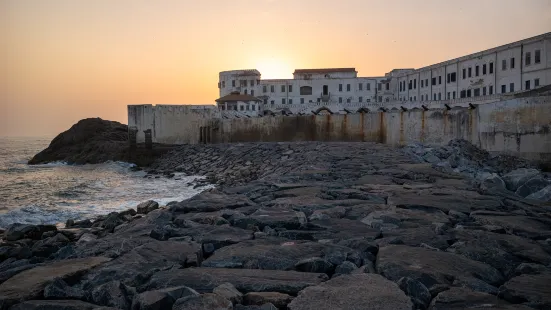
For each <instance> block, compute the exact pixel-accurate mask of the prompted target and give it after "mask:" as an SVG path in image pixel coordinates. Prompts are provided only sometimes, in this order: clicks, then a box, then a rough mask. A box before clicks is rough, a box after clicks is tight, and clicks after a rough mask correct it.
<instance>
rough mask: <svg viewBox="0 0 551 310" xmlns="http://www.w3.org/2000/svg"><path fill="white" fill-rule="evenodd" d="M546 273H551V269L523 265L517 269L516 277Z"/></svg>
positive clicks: (530, 264) (534, 265)
mask: <svg viewBox="0 0 551 310" xmlns="http://www.w3.org/2000/svg"><path fill="white" fill-rule="evenodd" d="M544 272H551V268H549V267H546V266H543V265H540V264H532V263H522V264H520V265H518V266H517V268H515V275H517V276H520V275H521V274H540V273H544Z"/></svg>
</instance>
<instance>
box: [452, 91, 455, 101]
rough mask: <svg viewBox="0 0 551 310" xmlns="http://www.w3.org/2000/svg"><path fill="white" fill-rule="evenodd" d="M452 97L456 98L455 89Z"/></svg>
mask: <svg viewBox="0 0 551 310" xmlns="http://www.w3.org/2000/svg"><path fill="white" fill-rule="evenodd" d="M452 98H453V99H455V90H454V91H453V93H452Z"/></svg>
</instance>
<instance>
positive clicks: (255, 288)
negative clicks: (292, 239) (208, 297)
mask: <svg viewBox="0 0 551 310" xmlns="http://www.w3.org/2000/svg"><path fill="white" fill-rule="evenodd" d="M325 280H327V275H325V274H322V273H305V272H297V271H281V270H259V269H228V268H204V267H198V268H186V269H176V270H168V271H161V272H157V273H155V274H154V275H153V276H152V277H151V279H150V280H149V283H148V290H154V289H160V288H165V287H170V286H181V285H185V286H187V287H190V288H192V289H194V290H196V291H197V292H199V293H210V292H212V290H213V289H214V288H216V287H217V286H219V285H221V284H223V283H226V282H229V283H231V284H233V286H235V288H237V289H238V290H239V291H240V292H242V293H248V292H280V293H285V294H290V295H296V294H297V293H298V292H299V291H300V290H302V289H304V288H305V287H308V286H311V285H317V284H319V283H321V282H322V281H325Z"/></svg>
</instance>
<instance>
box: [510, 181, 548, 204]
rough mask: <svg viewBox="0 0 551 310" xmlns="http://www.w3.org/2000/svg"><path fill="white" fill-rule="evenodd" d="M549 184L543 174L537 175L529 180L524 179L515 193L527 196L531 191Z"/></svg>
mask: <svg viewBox="0 0 551 310" xmlns="http://www.w3.org/2000/svg"><path fill="white" fill-rule="evenodd" d="M548 185H551V184H550V183H549V182H548V181H546V180H545V179H544V178H543V176H541V175H538V176H535V177H533V178H531V179H530V180H528V181H526V182H525V183H524V184H522V185H521V186H520V187H519V188H518V189H517V191H516V192H515V194H517V195H519V196H521V197H527V196H529V195H531V194H533V193H537V192H538V191H540V190H542V189H544V188H545V187H546V186H548ZM539 200H542V199H539Z"/></svg>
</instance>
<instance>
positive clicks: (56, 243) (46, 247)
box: [32, 233, 70, 257]
mask: <svg viewBox="0 0 551 310" xmlns="http://www.w3.org/2000/svg"><path fill="white" fill-rule="evenodd" d="M69 241H70V240H69V239H68V238H67V237H65V235H63V234H61V233H58V234H56V235H55V236H53V237H51V238H48V239H43V240H40V241H38V242H36V243H35V244H34V245H33V247H32V252H33V255H34V256H43V257H48V256H50V255H51V254H53V253H55V252H57V250H59V249H60V248H61V247H63V246H64V245H65V244H67V243H69Z"/></svg>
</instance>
